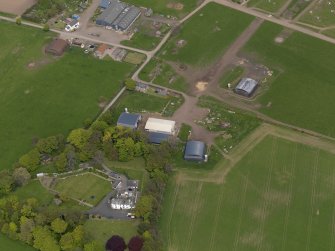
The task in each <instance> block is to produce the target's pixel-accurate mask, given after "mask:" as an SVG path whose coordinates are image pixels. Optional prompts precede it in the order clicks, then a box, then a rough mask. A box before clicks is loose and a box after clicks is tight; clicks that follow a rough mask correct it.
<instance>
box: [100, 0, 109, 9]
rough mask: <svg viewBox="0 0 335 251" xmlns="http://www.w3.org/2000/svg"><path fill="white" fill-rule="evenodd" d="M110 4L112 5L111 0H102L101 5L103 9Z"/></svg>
mask: <svg viewBox="0 0 335 251" xmlns="http://www.w3.org/2000/svg"><path fill="white" fill-rule="evenodd" d="M109 5H110V0H101V1H100V4H99V7H100V8H103V9H107V8H108V6H109Z"/></svg>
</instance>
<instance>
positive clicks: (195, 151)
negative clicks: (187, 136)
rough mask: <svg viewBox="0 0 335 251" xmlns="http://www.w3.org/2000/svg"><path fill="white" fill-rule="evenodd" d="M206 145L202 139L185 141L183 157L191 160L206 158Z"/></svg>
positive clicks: (203, 159)
mask: <svg viewBox="0 0 335 251" xmlns="http://www.w3.org/2000/svg"><path fill="white" fill-rule="evenodd" d="M206 157H207V156H206V145H205V143H204V142H202V141H196V140H190V141H188V142H187V143H186V146H185V153H184V159H185V160H193V161H205V160H206Z"/></svg>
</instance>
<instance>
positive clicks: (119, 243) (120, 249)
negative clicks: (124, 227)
mask: <svg viewBox="0 0 335 251" xmlns="http://www.w3.org/2000/svg"><path fill="white" fill-rule="evenodd" d="M126 247H127V246H126V243H125V242H124V239H123V238H122V237H121V236H119V235H113V236H112V237H111V238H110V239H109V240H108V241H107V242H106V246H105V249H106V251H124V250H125V249H126Z"/></svg>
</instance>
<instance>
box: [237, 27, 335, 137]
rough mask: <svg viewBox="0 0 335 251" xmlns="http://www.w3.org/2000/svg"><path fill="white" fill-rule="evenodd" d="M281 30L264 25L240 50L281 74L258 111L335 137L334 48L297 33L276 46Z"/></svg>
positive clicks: (273, 82)
mask: <svg viewBox="0 0 335 251" xmlns="http://www.w3.org/2000/svg"><path fill="white" fill-rule="evenodd" d="M281 31H282V27H280V26H277V25H275V24H271V23H264V24H263V25H262V26H261V27H260V28H259V29H258V31H257V32H256V33H255V35H254V36H253V37H252V38H251V40H249V42H248V43H247V45H246V47H245V48H244V49H243V50H242V53H245V54H247V55H249V56H251V57H253V58H254V60H256V61H258V62H261V63H263V64H265V65H267V66H269V67H270V68H272V69H279V71H280V72H281V74H280V75H278V77H276V78H275V79H274V80H273V81H272V83H271V86H270V89H269V90H268V91H267V92H265V93H264V94H263V95H262V96H260V98H259V99H258V100H259V102H260V103H261V104H262V108H261V111H262V112H263V113H265V114H267V115H269V116H271V117H273V118H275V119H278V120H280V121H283V122H286V123H289V124H293V125H296V126H299V127H303V128H307V129H311V130H314V131H317V132H320V133H323V134H325V135H329V136H335V127H334V126H333V124H334V123H335V116H334V109H333V107H335V99H334V96H333V93H335V83H334V81H333V79H335V71H334V68H335V61H334V60H333V56H335V47H334V46H333V44H330V43H327V42H324V41H322V40H319V39H316V38H313V37H309V36H307V35H304V34H302V33H298V32H294V33H292V34H291V35H290V36H289V37H288V38H287V39H286V40H285V41H284V43H281V44H277V43H275V42H274V39H275V37H277V35H278V34H280V32H281ZM320 62H322V64H320Z"/></svg>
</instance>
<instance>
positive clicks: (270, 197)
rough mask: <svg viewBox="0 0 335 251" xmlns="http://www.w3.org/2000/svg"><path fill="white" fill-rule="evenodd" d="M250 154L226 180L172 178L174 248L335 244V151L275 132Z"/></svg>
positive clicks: (168, 237)
mask: <svg viewBox="0 0 335 251" xmlns="http://www.w3.org/2000/svg"><path fill="white" fill-rule="evenodd" d="M245 153H246V155H244V157H243V158H242V159H241V160H240V161H239V162H237V164H236V165H234V166H233V167H232V169H231V170H230V172H229V173H228V175H227V176H225V178H224V182H223V183H222V181H223V180H221V183H218V182H217V181H215V180H214V178H215V177H214V176H213V177H214V178H213V182H211V180H210V179H207V180H204V179H203V178H204V176H205V175H204V174H203V173H202V174H201V175H199V174H198V176H197V177H191V178H189V179H188V178H187V177H185V174H184V176H183V175H178V174H177V175H176V177H175V179H172V181H171V182H170V184H169V186H168V189H167V193H166V197H165V201H164V205H163V214H162V217H161V219H160V228H161V232H162V236H163V239H164V243H165V246H166V247H167V250H179V251H181V250H183V251H190V250H192V251H198V250H199V251H202V250H208V251H215V250H217V251H221V250H223V249H222V247H224V250H239V251H243V250H245V251H249V250H250V251H251V250H268V251H272V250H318V251H323V250H334V248H335V246H334V245H335V235H334V222H335V218H334V210H335V203H334V199H333V194H334V192H335V169H334V168H333V163H334V162H335V155H332V154H331V153H329V152H325V151H323V150H320V149H318V148H315V147H314V146H308V145H303V144H300V143H297V142H293V141H288V140H285V139H283V138H279V137H276V136H269V135H268V136H266V137H264V138H263V140H261V141H260V143H258V144H257V145H256V146H255V147H254V148H252V149H251V150H248V151H246V152H245ZM221 175H222V172H221Z"/></svg>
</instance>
